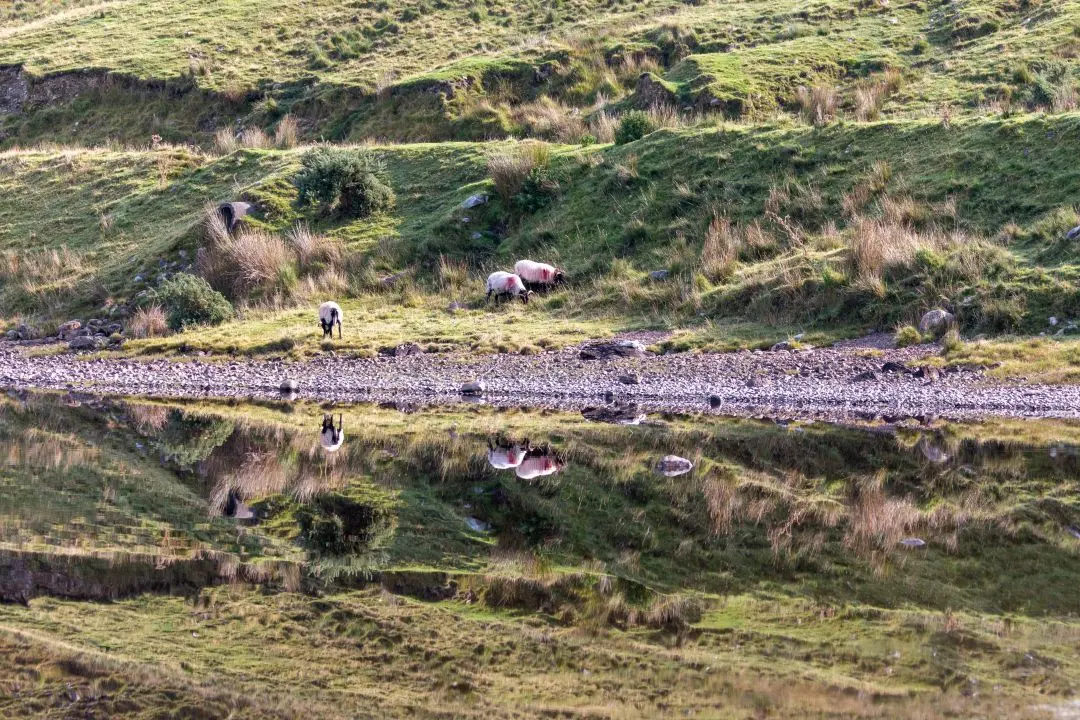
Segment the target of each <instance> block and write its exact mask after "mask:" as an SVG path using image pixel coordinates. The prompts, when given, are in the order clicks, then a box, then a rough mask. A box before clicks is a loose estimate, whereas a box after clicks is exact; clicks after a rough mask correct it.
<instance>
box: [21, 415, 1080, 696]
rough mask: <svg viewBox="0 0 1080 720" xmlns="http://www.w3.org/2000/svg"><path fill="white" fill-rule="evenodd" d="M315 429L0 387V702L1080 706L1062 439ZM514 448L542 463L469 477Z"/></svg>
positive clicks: (1077, 517) (972, 430)
mask: <svg viewBox="0 0 1080 720" xmlns="http://www.w3.org/2000/svg"><path fill="white" fill-rule="evenodd" d="M341 410H342V412H343V416H344V428H345V443H344V445H343V447H342V448H341V449H340V450H338V451H337V452H334V453H328V452H325V451H324V450H323V449H322V448H321V447H320V444H319V428H320V421H321V418H322V414H321V413H322V410H321V409H319V408H318V407H316V406H312V405H304V404H298V405H281V406H277V405H264V406H249V405H236V404H216V405H206V406H203V407H200V408H198V409H194V410H188V411H180V410H178V409H176V408H173V407H171V406H169V405H167V404H143V403H132V402H109V401H98V400H92V399H88V398H84V399H82V400H81V401H74V399H73V398H70V397H69V398H67V399H65V398H64V397H63V396H30V397H28V398H26V399H25V400H22V401H20V400H15V399H8V400H5V402H4V405H3V407H2V408H0V414H2V420H3V423H2V427H3V428H4V431H3V432H4V435H3V438H2V439H0V443H2V450H3V452H4V454H5V455H6V457H8V458H9V462H8V463H7V464H6V465H5V466H4V469H3V470H2V471H0V478H2V479H3V483H4V486H5V492H4V494H3V498H4V501H3V505H2V507H0V510H2V513H3V514H2V518H0V519H2V522H0V528H3V537H2V538H0V543H2V550H3V554H2V557H0V573H2V574H3V577H5V579H6V581H5V583H4V584H3V588H4V592H5V595H4V599H6V600H8V601H11V600H29V607H20V606H18V605H8V606H0V638H2V640H0V647H2V648H3V652H0V663H2V665H0V667H2V668H3V671H4V672H3V673H0V677H3V678H4V679H3V680H2V681H0V712H4V713H7V714H13V715H17V716H41V717H46V716H47V712H48V710H47V709H48V708H52V712H61V711H63V712H68V713H69V714H70V713H73V712H74V713H78V712H88V711H90V710H91V709H93V708H97V709H98V711H99V712H105V711H108V712H109V713H111V714H113V715H116V716H121V715H124V714H135V713H136V712H148V713H151V714H150V715H149V716H151V717H158V716H165V713H166V712H174V711H175V712H180V713H183V712H188V711H190V709H191V708H193V707H195V706H203V705H205V709H204V710H203V713H204V715H205V716H207V717H222V716H225V715H227V714H228V712H230V711H232V712H235V713H236V715H235V716H236V717H296V716H299V715H306V716H308V717H311V716H317V717H352V716H353V715H354V714H355V713H356V712H360V713H364V712H374V713H375V714H378V715H381V716H386V715H402V714H410V713H411V714H419V715H421V716H428V715H438V714H440V713H447V712H449V713H450V714H453V715H455V716H461V715H477V716H481V715H483V716H490V715H491V714H501V713H507V712H509V711H510V710H511V709H516V710H517V711H518V712H520V713H523V714H525V715H532V714H542V713H545V712H549V711H554V710H556V709H559V710H560V711H561V712H565V713H570V714H590V713H592V714H595V713H597V712H600V714H602V715H604V716H606V715H616V716H638V715H642V716H655V715H657V714H664V713H672V714H678V715H683V714H684V712H686V713H689V714H690V715H708V716H721V717H728V716H731V717H744V716H746V714H747V713H751V714H753V713H754V712H758V713H761V712H767V713H768V714H769V715H770V716H778V717H806V716H807V714H808V713H809V714H817V715H821V716H823V717H824V716H829V717H895V716H897V715H901V714H903V715H920V714H922V715H924V716H935V717H941V716H956V717H968V716H971V715H972V714H985V713H986V712H987V711H988V710H989V709H990V708H993V713H994V715H995V717H1029V716H1030V717H1040V716H1042V712H1043V711H1042V710H1040V708H1043V707H1045V706H1054V705H1062V704H1063V703H1065V702H1066V700H1067V699H1068V698H1069V697H1070V696H1071V695H1072V693H1074V692H1075V690H1076V684H1077V682H1078V679H1077V678H1078V675H1077V657H1076V653H1075V651H1074V646H1075V637H1076V634H1077V632H1078V628H1077V627H1076V623H1075V617H1076V613H1077V612H1078V611H1080V607H1077V606H1076V603H1075V601H1074V600H1073V599H1072V598H1074V597H1075V593H1074V592H1073V591H1072V588H1073V587H1075V584H1076V582H1077V579H1078V573H1080V560H1078V558H1077V555H1076V553H1077V540H1076V539H1075V538H1074V537H1073V536H1072V534H1071V531H1070V530H1069V529H1068V528H1070V527H1075V526H1076V525H1077V524H1078V523H1080V508H1078V507H1077V506H1076V503H1075V496H1076V489H1077V488H1076V478H1077V477H1078V476H1080V475H1078V473H1077V460H1078V455H1077V452H1076V442H1077V439H1078V437H1080V429H1078V428H1077V427H1075V426H1072V425H1062V424H1057V425H1054V424H1038V423H1035V424H1032V423H1017V424H1008V423H992V424H985V425H982V426H973V427H967V426H947V425H943V426H940V427H936V428H931V429H927V428H919V427H915V426H912V427H910V428H900V429H898V430H895V431H886V429H885V428H877V429H876V430H873V431H869V430H860V429H843V428H831V427H827V426H823V425H806V426H789V427H781V426H777V425H774V424H772V423H762V422H756V421H732V420H723V419H715V418H680V417H670V418H665V419H659V418H657V419H655V420H656V422H655V423H654V424H651V425H647V426H642V427H636V428H630V427H619V426H606V425H597V424H592V423H589V422H586V421H584V420H583V419H582V418H581V417H580V416H576V415H559V414H544V413H534V412H501V413H500V412H497V411H493V410H491V409H488V408H482V407H475V408H468V409H464V410H460V409H459V410H455V411H450V410H433V411H425V412H423V413H418V414H404V413H401V412H399V411H397V410H394V409H380V408H372V407H357V408H342V409H341ZM976 436H978V437H979V438H980V439H978V440H976V439H973V438H974V437H976ZM526 437H527V438H528V444H529V446H531V447H533V448H536V449H537V454H536V457H538V458H547V459H549V460H550V461H551V462H553V463H555V465H557V466H559V467H561V469H560V470H558V471H557V472H555V473H553V474H548V475H544V476H539V477H535V478H533V479H523V478H522V477H520V476H519V475H521V473H515V470H513V469H510V470H496V469H494V468H493V467H492V466H491V465H490V464H489V463H488V458H487V455H488V448H489V442H494V443H496V444H500V443H501V444H508V443H513V442H516V443H519V444H522V443H525V438H526ZM668 453H675V454H680V455H683V456H685V457H688V458H691V459H692V460H693V461H694V463H695V465H696V467H695V468H694V470H693V471H691V472H690V473H689V474H686V475H681V476H677V477H671V478H668V477H664V476H662V475H659V474H657V473H656V472H655V471H654V470H653V466H654V465H655V463H656V461H657V460H658V459H659V458H660V457H661V456H662V455H664V454H668ZM522 467H523V468H524V467H525V466H524V465H523V466H522ZM532 467H533V468H536V467H539V466H537V465H534V466H532ZM549 467H550V466H549ZM41 498H46V499H47V500H48V502H45V501H43V500H42V499H41ZM248 511H250V513H251V514H252V515H253V516H254V518H253V519H251V520H246V519H240V518H242V517H246V515H245V513H247V512H248ZM223 514H234V515H236V519H233V518H230V517H223ZM910 537H917V538H921V539H924V540H925V541H926V542H927V546H926V547H924V548H919V549H905V548H904V547H903V545H902V544H901V543H900V541H901V540H903V539H905V538H910ZM179 596H184V597H183V598H182V597H179ZM106 598H109V599H113V600H114V601H113V602H111V603H108V604H97V603H93V602H87V601H89V600H100V599H106ZM184 598H186V599H184ZM282 683H284V684H285V685H287V686H288V687H289V688H290V690H289V692H288V693H283V692H281V691H280V690H281V684H282ZM973 690H975V691H974V692H973ZM856 691H858V692H856ZM165 698H168V700H165ZM595 708H603V710H602V711H597V710H596V709H595ZM153 712H156V713H158V714H156V715H155V714H153Z"/></svg>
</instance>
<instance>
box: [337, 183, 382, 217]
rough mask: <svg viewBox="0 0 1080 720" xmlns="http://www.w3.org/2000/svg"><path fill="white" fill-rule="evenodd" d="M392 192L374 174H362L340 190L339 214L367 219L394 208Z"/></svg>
mask: <svg viewBox="0 0 1080 720" xmlns="http://www.w3.org/2000/svg"><path fill="white" fill-rule="evenodd" d="M395 201H396V198H395V197H394V191H393V190H391V189H390V186H389V185H387V184H386V183H384V182H383V181H382V180H380V179H379V178H378V177H377V176H376V175H375V174H374V173H370V172H364V173H361V174H360V175H359V176H357V177H356V178H354V179H353V180H352V182H350V183H348V184H347V185H346V186H345V187H343V188H342V189H341V197H340V198H339V200H338V203H339V206H340V207H341V212H343V213H344V214H345V215H348V216H349V217H367V216H368V215H371V214H372V213H376V212H379V211H380V210H389V209H390V208H392V207H394V202H395Z"/></svg>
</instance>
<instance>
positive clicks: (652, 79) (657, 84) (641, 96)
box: [633, 73, 678, 108]
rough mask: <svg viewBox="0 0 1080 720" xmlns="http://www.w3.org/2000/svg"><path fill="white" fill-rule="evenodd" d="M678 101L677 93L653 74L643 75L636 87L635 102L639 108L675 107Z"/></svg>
mask: <svg viewBox="0 0 1080 720" xmlns="http://www.w3.org/2000/svg"><path fill="white" fill-rule="evenodd" d="M677 100H678V98H676V96H675V92H674V91H673V90H672V89H671V88H669V87H668V86H667V84H665V83H664V81H663V80H661V79H660V78H659V77H657V76H656V75H654V74H652V73H642V74H641V77H639V78H638V81H637V85H636V86H635V87H634V98H633V102H634V105H635V106H637V107H639V108H650V107H653V106H656V105H675V104H676V101H677Z"/></svg>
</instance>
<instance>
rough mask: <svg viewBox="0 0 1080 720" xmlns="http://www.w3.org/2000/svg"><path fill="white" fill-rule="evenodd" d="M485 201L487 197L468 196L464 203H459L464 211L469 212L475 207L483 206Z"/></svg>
mask: <svg viewBox="0 0 1080 720" xmlns="http://www.w3.org/2000/svg"><path fill="white" fill-rule="evenodd" d="M487 201H488V196H487V195H470V196H469V197H467V198H465V202H463V203H461V207H463V208H465V209H466V210H471V209H472V208H474V207H476V206H477V205H483V204H484V203H486V202H487Z"/></svg>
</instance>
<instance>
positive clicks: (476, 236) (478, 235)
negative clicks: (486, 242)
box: [469, 230, 484, 240]
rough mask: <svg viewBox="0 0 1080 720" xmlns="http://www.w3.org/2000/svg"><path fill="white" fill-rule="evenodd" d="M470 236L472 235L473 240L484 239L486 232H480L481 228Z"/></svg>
mask: <svg viewBox="0 0 1080 720" xmlns="http://www.w3.org/2000/svg"><path fill="white" fill-rule="evenodd" d="M469 237H470V238H472V239H473V240H481V239H483V237H484V233H482V232H480V231H479V230H477V231H476V232H474V233H473V234H472V235H470V236H469Z"/></svg>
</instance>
